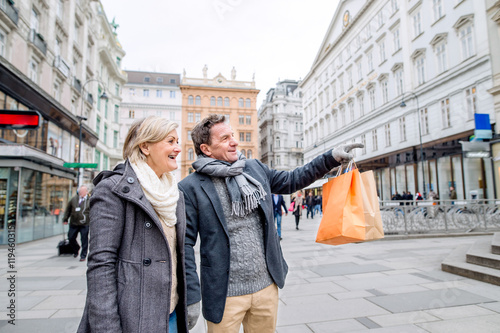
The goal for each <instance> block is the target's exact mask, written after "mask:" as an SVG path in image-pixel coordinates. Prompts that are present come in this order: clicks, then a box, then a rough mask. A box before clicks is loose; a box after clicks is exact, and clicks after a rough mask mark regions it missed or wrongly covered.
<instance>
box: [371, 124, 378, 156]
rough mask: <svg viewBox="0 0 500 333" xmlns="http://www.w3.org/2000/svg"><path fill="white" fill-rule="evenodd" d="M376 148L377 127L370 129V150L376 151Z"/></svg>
mask: <svg viewBox="0 0 500 333" xmlns="http://www.w3.org/2000/svg"><path fill="white" fill-rule="evenodd" d="M377 149H378V140H377V129H374V130H372V150H373V151H376V150H377Z"/></svg>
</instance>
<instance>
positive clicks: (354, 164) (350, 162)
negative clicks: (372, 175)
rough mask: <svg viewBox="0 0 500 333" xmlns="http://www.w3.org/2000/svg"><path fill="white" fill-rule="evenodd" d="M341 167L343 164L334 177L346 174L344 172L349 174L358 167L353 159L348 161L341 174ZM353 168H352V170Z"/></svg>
mask: <svg viewBox="0 0 500 333" xmlns="http://www.w3.org/2000/svg"><path fill="white" fill-rule="evenodd" d="M342 166H343V164H341V165H340V166H339V168H338V170H337V174H336V175H335V177H338V176H340V175H341V174H343V173H346V172H349V171H352V170H354V169H357V168H358V166H357V165H356V162H354V159H352V160H350V161H349V163H348V164H347V167H346V168H345V169H344V171H343V172H342ZM353 166H354V168H353Z"/></svg>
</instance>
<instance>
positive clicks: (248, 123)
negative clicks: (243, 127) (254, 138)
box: [246, 116, 252, 125]
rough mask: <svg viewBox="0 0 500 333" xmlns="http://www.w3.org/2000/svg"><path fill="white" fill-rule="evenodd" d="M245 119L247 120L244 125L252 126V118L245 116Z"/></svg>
mask: <svg viewBox="0 0 500 333" xmlns="http://www.w3.org/2000/svg"><path fill="white" fill-rule="evenodd" d="M246 119H247V122H246V124H247V125H252V116H246Z"/></svg>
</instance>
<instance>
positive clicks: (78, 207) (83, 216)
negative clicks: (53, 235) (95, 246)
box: [63, 185, 90, 261]
mask: <svg viewBox="0 0 500 333" xmlns="http://www.w3.org/2000/svg"><path fill="white" fill-rule="evenodd" d="M89 211H90V205H89V198H88V188H87V186H86V185H82V186H80V188H79V189H78V191H77V194H76V195H75V196H74V197H73V198H71V200H70V201H69V202H68V205H67V207H66V210H65V211H64V217H63V223H64V224H68V219H69V231H68V240H69V244H70V246H71V248H72V249H73V256H74V257H75V258H76V257H78V252H79V250H80V245H78V242H77V241H76V237H77V236H78V233H80V241H81V242H82V251H81V252H80V261H85V260H86V259H87V252H88V247H89Z"/></svg>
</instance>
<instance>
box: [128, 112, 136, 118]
mask: <svg viewBox="0 0 500 333" xmlns="http://www.w3.org/2000/svg"><path fill="white" fill-rule="evenodd" d="M128 117H129V118H130V119H134V118H135V111H134V110H128Z"/></svg>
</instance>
